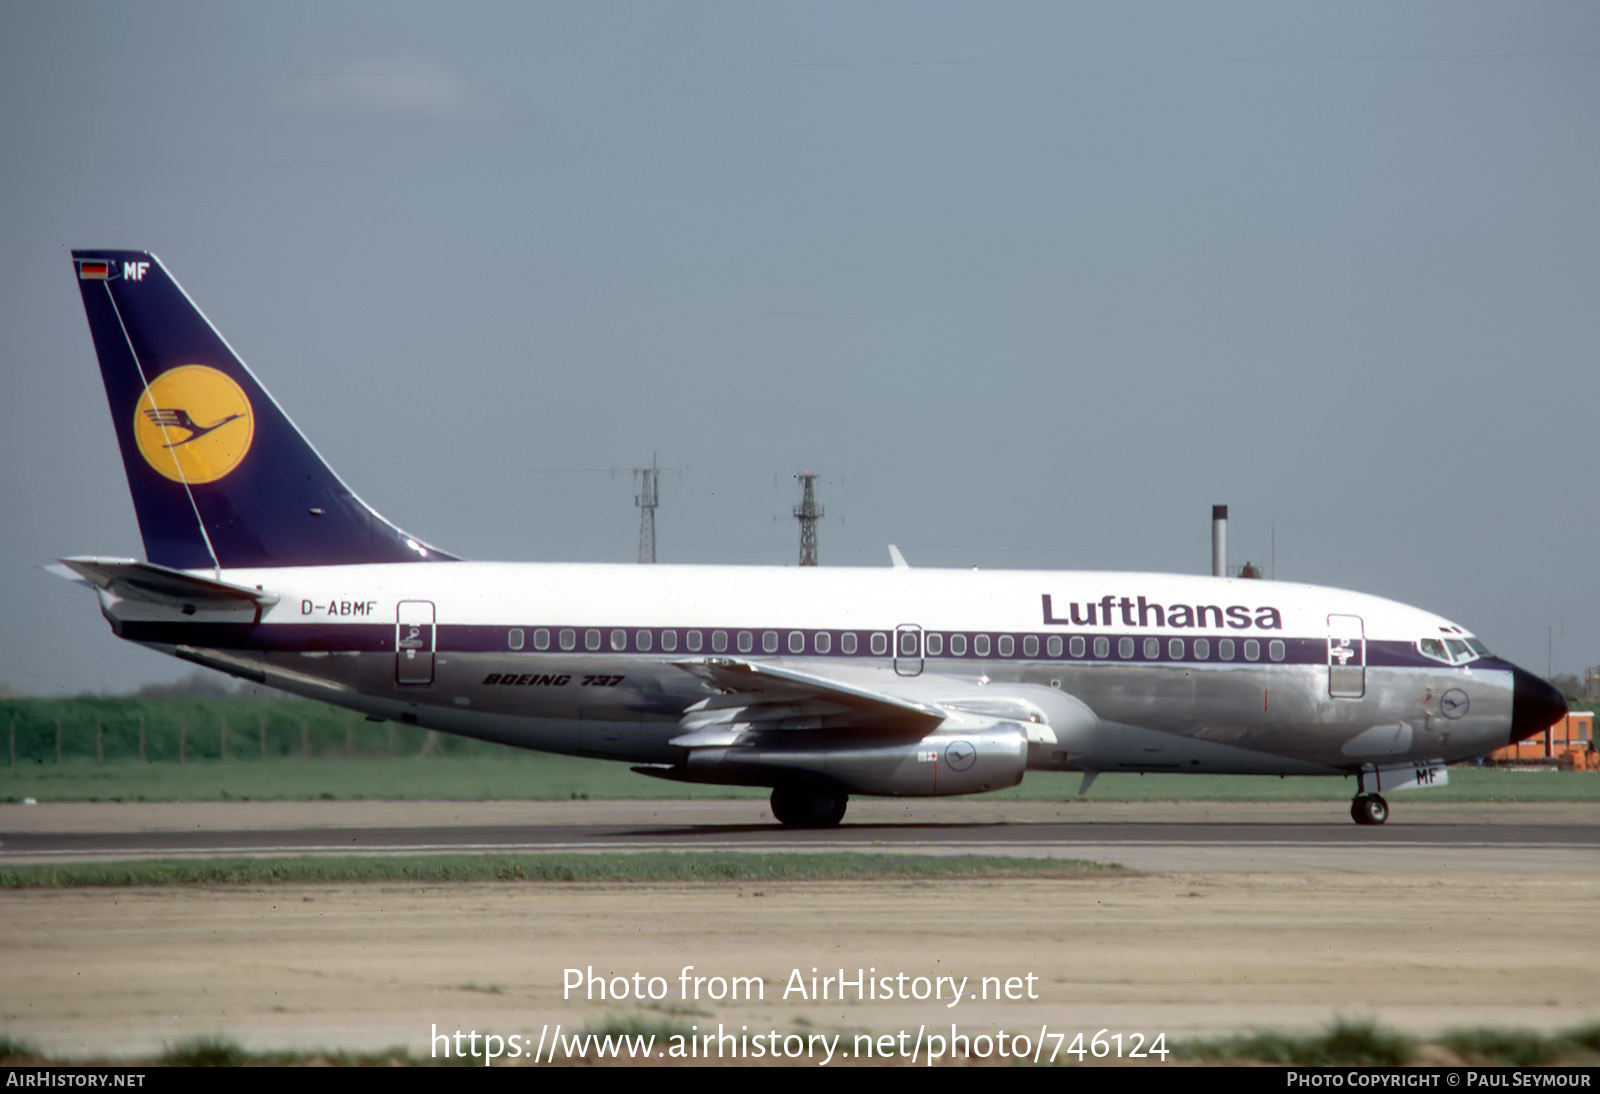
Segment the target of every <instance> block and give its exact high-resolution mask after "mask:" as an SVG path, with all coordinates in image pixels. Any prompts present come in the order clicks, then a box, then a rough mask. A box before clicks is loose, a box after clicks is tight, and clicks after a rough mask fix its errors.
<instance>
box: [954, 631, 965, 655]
mask: <svg viewBox="0 0 1600 1094" xmlns="http://www.w3.org/2000/svg"><path fill="white" fill-rule="evenodd" d="M950 655H951V656H952V657H965V656H966V655H967V636H966V635H964V634H952V635H951V636H950Z"/></svg>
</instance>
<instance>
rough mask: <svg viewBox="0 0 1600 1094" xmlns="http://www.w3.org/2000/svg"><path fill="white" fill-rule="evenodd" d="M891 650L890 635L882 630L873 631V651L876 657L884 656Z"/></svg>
mask: <svg viewBox="0 0 1600 1094" xmlns="http://www.w3.org/2000/svg"><path fill="white" fill-rule="evenodd" d="M888 652H889V636H888V635H886V634H884V633H883V632H882V631H873V632H872V653H873V656H875V657H882V656H883V655H884V654H886V653H888Z"/></svg>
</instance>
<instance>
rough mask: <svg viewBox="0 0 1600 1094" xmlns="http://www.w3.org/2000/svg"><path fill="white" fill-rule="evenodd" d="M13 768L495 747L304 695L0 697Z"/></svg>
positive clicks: (468, 751)
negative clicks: (87, 762) (368, 717)
mask: <svg viewBox="0 0 1600 1094" xmlns="http://www.w3.org/2000/svg"><path fill="white" fill-rule="evenodd" d="M0 729H4V730H6V731H7V733H8V739H7V747H8V753H7V758H8V762H9V764H10V766H12V767H15V766H17V765H19V764H24V763H60V762H63V761H66V760H84V759H92V760H94V761H96V762H98V763H105V762H108V761H125V760H141V761H144V762H147V763H180V764H181V763H188V762H191V761H196V762H198V761H207V760H209V761H218V760H221V761H235V760H237V761H240V762H246V761H250V760H266V759H285V758H293V757H302V758H305V759H318V758H332V757H339V758H345V759H379V758H393V757H400V756H427V755H462V756H469V755H474V754H476V753H477V752H479V751H480V750H483V751H485V752H486V751H487V750H488V749H489V748H491V747H493V746H488V745H481V744H479V743H477V742H475V741H469V740H465V739H462V738H457V737H451V736H448V735H445V734H433V733H429V732H428V731H427V730H424V729H419V728H417V727H416V726H406V725H398V724H396V723H393V722H369V721H367V720H366V719H365V718H364V717H362V716H361V715H360V714H356V713H353V712H351V711H344V710H339V709H337V708H334V707H328V706H324V705H322V704H320V703H312V702H307V701H305V700H301V699H289V698H285V699H135V698H99V697H81V698H73V699H0Z"/></svg>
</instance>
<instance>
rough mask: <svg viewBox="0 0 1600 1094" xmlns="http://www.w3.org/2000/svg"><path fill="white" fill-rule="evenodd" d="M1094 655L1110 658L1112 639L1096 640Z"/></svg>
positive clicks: (1102, 638)
mask: <svg viewBox="0 0 1600 1094" xmlns="http://www.w3.org/2000/svg"><path fill="white" fill-rule="evenodd" d="M1094 655H1095V656H1096V657H1101V658H1105V657H1110V656H1111V639H1109V638H1105V637H1101V638H1096V639H1095V640H1094Z"/></svg>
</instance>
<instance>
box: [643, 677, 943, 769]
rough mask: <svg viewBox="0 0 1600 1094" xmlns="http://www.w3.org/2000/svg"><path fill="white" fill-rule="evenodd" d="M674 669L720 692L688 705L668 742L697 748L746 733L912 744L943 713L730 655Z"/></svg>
mask: <svg viewBox="0 0 1600 1094" xmlns="http://www.w3.org/2000/svg"><path fill="white" fill-rule="evenodd" d="M676 664H677V667H678V668H680V669H682V670H684V671H685V672H687V673H690V674H691V675H693V676H698V677H700V679H702V680H704V681H706V682H707V683H708V684H711V685H712V686H713V687H716V688H717V689H719V690H720V691H721V694H720V695H715V696H712V697H711V698H709V699H702V700H701V701H700V702H698V703H696V704H694V705H693V706H691V707H690V708H689V709H688V710H687V711H686V712H685V713H684V716H683V718H682V720H681V721H680V723H679V724H680V725H682V726H683V728H684V730H685V734H684V735H683V736H680V737H676V738H674V739H673V742H672V743H673V744H676V745H680V746H683V747H686V748H704V747H712V746H724V745H728V744H732V743H733V742H734V741H736V740H737V739H738V738H739V737H740V736H742V735H743V734H744V733H746V732H750V731H761V730H811V731H825V730H833V729H839V730H843V729H850V730H852V731H853V732H856V733H868V734H872V733H876V734H881V735H882V736H884V737H891V738H902V739H913V740H915V739H920V738H922V737H924V736H926V735H927V734H929V733H931V732H932V731H933V730H934V729H935V728H936V727H937V726H939V724H940V723H942V722H943V721H944V720H945V718H946V717H948V715H949V712H948V711H947V710H944V709H942V708H940V707H938V706H934V705H932V704H928V703H920V702H916V701H914V700H910V699H905V698H901V697H898V696H894V695H888V694H886V693H884V692H881V691H877V690H875V689H872V688H866V687H861V686H858V685H855V684H851V683H847V682H845V681H842V680H837V679H833V678H830V677H826V676H817V675H814V674H812V673H808V672H800V671H798V670H796V669H790V668H779V667H777V666H775V665H768V664H760V663H757V662H753V661H745V660H741V659H738V658H732V657H711V658H705V659H702V660H696V661H679V662H676Z"/></svg>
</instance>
